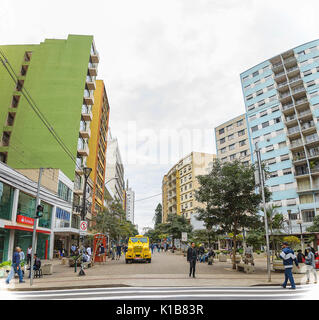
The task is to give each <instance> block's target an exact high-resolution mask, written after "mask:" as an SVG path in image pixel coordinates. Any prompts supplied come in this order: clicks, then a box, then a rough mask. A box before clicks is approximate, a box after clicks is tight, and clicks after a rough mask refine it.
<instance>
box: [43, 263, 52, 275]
mask: <svg viewBox="0 0 319 320" xmlns="http://www.w3.org/2000/svg"><path fill="white" fill-rule="evenodd" d="M41 269H42V274H52V273H53V264H52V263H46V264H44V265H42V266H41Z"/></svg>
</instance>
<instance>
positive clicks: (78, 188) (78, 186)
mask: <svg viewBox="0 0 319 320" xmlns="http://www.w3.org/2000/svg"><path fill="white" fill-rule="evenodd" d="M83 188H84V187H83V186H82V183H76V182H74V191H73V193H74V194H77V195H79V196H80V195H83ZM73 210H74V209H73ZM74 211H75V210H74Z"/></svg>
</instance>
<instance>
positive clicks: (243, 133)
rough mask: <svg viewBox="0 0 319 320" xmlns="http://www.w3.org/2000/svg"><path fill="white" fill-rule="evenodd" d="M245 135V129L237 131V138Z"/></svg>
mask: <svg viewBox="0 0 319 320" xmlns="http://www.w3.org/2000/svg"><path fill="white" fill-rule="evenodd" d="M243 135H245V129H243V130H240V131H238V137H241V136H243Z"/></svg>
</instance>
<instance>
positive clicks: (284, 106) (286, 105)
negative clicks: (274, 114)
mask: <svg viewBox="0 0 319 320" xmlns="http://www.w3.org/2000/svg"><path fill="white" fill-rule="evenodd" d="M293 106H294V104H293V103H286V104H283V105H282V109H283V110H287V109H290V108H292V107H293Z"/></svg>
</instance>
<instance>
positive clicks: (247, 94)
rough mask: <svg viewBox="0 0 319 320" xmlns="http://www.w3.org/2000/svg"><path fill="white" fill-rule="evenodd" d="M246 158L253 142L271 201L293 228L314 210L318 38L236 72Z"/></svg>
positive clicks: (318, 206) (318, 194)
mask: <svg viewBox="0 0 319 320" xmlns="http://www.w3.org/2000/svg"><path fill="white" fill-rule="evenodd" d="M240 78H241V84H242V90H243V95H244V100H245V108H246V120H247V130H248V134H249V142H250V154H251V160H252V162H253V163H254V162H255V161H256V153H255V143H256V142H258V145H259V147H260V148H261V158H262V160H264V161H265V162H266V163H267V165H268V170H269V172H270V178H269V179H268V180H267V182H266V184H267V186H268V187H269V188H270V190H271V191H272V201H271V203H272V204H274V205H276V206H277V207H278V208H277V211H278V212H281V213H283V214H284V216H285V217H286V219H287V221H288V222H289V226H290V230H291V231H292V233H299V232H300V231H301V229H300V226H301V228H302V231H303V232H304V231H305V230H306V228H307V227H308V226H309V225H311V224H312V221H313V218H314V216H315V215H316V214H318V213H319V135H318V132H319V123H318V120H319V40H315V41H312V42H308V43H306V44H303V45H301V46H298V47H296V48H294V49H290V50H288V51H286V52H283V53H281V54H279V55H276V56H274V57H272V58H271V59H269V60H266V61H264V62H262V63H260V64H258V65H256V66H255V67H253V68H251V69H249V70H247V71H245V72H243V73H242V74H241V75H240Z"/></svg>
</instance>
